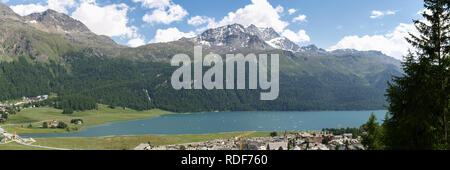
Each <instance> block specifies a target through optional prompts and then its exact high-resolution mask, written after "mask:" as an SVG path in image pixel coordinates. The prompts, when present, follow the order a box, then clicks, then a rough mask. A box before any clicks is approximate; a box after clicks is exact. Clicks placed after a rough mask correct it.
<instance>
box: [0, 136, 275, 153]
mask: <svg viewBox="0 0 450 170" xmlns="http://www.w3.org/2000/svg"><path fill="white" fill-rule="evenodd" d="M241 134H244V133H242V132H234V133H217V134H200V135H137V136H111V137H95V138H39V139H36V140H37V142H36V143H34V144H36V145H42V146H51V147H57V148H66V149H74V150H131V149H134V148H135V147H136V146H138V145H139V144H141V143H148V142H150V143H151V144H152V145H155V146H159V145H172V144H183V143H192V142H202V141H210V140H215V139H231V138H234V137H236V136H239V135H241ZM269 134H270V133H269V132H257V133H255V134H252V135H251V136H250V137H259V136H269ZM0 149H1V147H0Z"/></svg>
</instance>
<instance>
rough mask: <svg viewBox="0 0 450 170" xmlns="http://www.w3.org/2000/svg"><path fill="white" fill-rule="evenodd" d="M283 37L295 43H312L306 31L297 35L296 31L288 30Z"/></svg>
mask: <svg viewBox="0 0 450 170" xmlns="http://www.w3.org/2000/svg"><path fill="white" fill-rule="evenodd" d="M281 35H282V36H284V37H286V38H288V39H289V40H291V41H292V42H295V43H304V42H309V41H310V38H309V36H308V35H307V34H306V31H305V30H300V31H298V32H297V33H295V32H294V31H291V30H289V29H286V30H284V31H283V33H282V34H281Z"/></svg>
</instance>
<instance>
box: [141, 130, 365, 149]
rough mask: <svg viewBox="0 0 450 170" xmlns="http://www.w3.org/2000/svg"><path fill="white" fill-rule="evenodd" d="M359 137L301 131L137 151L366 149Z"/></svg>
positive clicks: (143, 146) (149, 145)
mask: <svg viewBox="0 0 450 170" xmlns="http://www.w3.org/2000/svg"><path fill="white" fill-rule="evenodd" d="M361 141H362V138H361V137H360V136H353V134H351V133H346V134H342V135H333V134H329V133H328V132H324V131H320V132H300V133H295V134H286V133H285V134H284V135H281V136H271V137H254V138H246V139H241V138H240V137H236V138H234V139H226V140H214V141H207V142H196V143H187V144H179V145H167V146H152V145H151V144H150V143H143V144H140V145H139V146H137V147H136V148H135V150H364V146H363V145H362V144H361Z"/></svg>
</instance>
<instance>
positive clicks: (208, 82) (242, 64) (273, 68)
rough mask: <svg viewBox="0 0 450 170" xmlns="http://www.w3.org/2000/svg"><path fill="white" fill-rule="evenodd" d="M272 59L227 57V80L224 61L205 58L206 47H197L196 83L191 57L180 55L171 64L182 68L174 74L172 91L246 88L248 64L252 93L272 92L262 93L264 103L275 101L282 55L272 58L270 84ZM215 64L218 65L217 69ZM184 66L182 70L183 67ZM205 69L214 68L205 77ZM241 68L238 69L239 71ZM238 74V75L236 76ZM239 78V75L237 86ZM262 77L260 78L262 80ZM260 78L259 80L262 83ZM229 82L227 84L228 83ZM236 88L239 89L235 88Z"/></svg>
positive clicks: (249, 55)
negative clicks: (258, 90) (259, 90)
mask: <svg viewBox="0 0 450 170" xmlns="http://www.w3.org/2000/svg"><path fill="white" fill-rule="evenodd" d="M267 57H268V55H267V54H259V57H257V56H256V54H253V53H252V54H247V56H244V55H243V54H227V55H226V59H225V68H226V69H225V70H226V74H225V77H226V79H225V80H224V78H223V77H224V74H223V72H224V71H223V70H224V61H223V59H222V57H221V56H220V55H218V54H214V53H210V54H208V55H206V56H205V57H203V55H202V46H195V47H194V61H193V62H194V64H193V65H194V74H193V76H194V79H193V80H192V78H191V77H192V61H191V58H190V57H189V56H188V55H187V54H177V55H175V56H174V57H173V58H172V60H171V65H172V66H177V67H179V68H178V69H177V70H175V72H174V73H173V74H172V80H171V83H172V87H173V88H174V89H176V90H180V89H200V90H201V89H203V88H205V89H208V90H212V89H218V90H223V89H224V86H225V88H226V89H230V90H231V89H235V88H237V89H239V90H243V89H245V88H246V70H247V68H246V65H247V63H248V66H249V67H248V73H249V75H248V82H249V85H248V88H249V89H252V90H256V89H258V83H259V88H260V89H261V90H268V91H269V92H261V97H260V99H261V100H275V99H277V98H278V95H279V91H280V90H279V88H280V83H279V82H280V79H279V69H280V67H279V55H278V54H271V55H270V62H271V63H270V64H271V65H270V80H269V77H268V73H267V72H268V70H269V69H268V68H269V67H268V66H267V64H268V58H267ZM213 63H214V65H213ZM180 64H182V65H181V67H180ZM203 66H206V67H211V68H210V69H209V70H207V71H206V72H205V73H204V74H203ZM235 66H237V67H235ZM235 70H236V72H237V74H235ZM235 75H237V79H236V81H237V82H236V83H235ZM258 75H259V77H258ZM258 78H259V79H258ZM224 81H225V83H224ZM235 85H236V86H237V87H235Z"/></svg>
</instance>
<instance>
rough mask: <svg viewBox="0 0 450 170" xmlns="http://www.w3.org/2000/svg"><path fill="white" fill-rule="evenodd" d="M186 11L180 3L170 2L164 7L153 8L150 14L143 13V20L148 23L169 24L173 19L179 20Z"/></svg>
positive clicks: (186, 13)
mask: <svg viewBox="0 0 450 170" xmlns="http://www.w3.org/2000/svg"><path fill="white" fill-rule="evenodd" d="M187 15H188V12H187V11H186V10H185V9H183V7H181V6H180V5H175V4H172V5H170V6H168V7H167V9H166V8H158V9H155V10H153V12H152V14H145V15H144V17H143V18H142V20H143V21H145V22H148V23H163V24H170V23H172V22H175V21H181V20H183V18H184V17H185V16H187Z"/></svg>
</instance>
